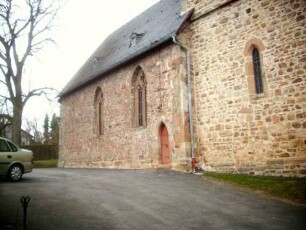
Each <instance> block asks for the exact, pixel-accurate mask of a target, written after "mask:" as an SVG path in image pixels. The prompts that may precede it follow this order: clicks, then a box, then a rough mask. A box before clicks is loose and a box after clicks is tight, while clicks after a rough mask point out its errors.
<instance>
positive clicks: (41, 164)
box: [34, 159, 57, 168]
mask: <svg viewBox="0 0 306 230" xmlns="http://www.w3.org/2000/svg"><path fill="white" fill-rule="evenodd" d="M55 167H57V159H51V160H42V161H34V168H55Z"/></svg>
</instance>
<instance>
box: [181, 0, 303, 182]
mask: <svg viewBox="0 0 306 230" xmlns="http://www.w3.org/2000/svg"><path fill="white" fill-rule="evenodd" d="M193 7H195V12H194V17H193V21H192V23H191V25H190V27H189V28H188V29H189V31H191V37H190V44H189V46H190V47H191V55H192V77H193V84H194V87H193V93H194V95H193V99H194V100H193V107H194V114H195V116H194V124H195V131H196V142H197V146H196V147H197V161H198V164H199V165H200V166H202V167H203V168H204V169H206V170H213V171H222V172H234V173H248V174H256V175H282V176H301V177H302V176H303V177H305V176H306V148H305V146H306V133H305V130H306V118H305V116H306V114H305V113H306V112H305V109H306V102H305V101H306V97H305V92H306V91H305V80H306V78H305V73H306V50H305V47H306V41H305V38H306V25H305V24H306V20H305V14H306V13H305V12H306V2H305V1H304V0H291V1H288V0H274V1H271V0H265V1H260V0H254V1H250V0H240V1H198V0H188V1H187V9H191V8H193ZM214 7H215V8H214ZM218 7H219V8H218ZM187 31H188V30H187ZM252 42H254V43H256V44H257V43H260V44H261V45H262V47H261V48H262V49H261V60H262V72H263V80H264V93H263V94H260V95H256V94H254V89H253V87H254V86H252V84H250V82H249V81H248V78H249V77H250V76H249V75H250V73H248V63H249V58H250V57H249V56H248V54H247V49H248V47H249V46H250V43H252Z"/></svg>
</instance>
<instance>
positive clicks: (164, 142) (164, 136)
mask: <svg viewBox="0 0 306 230" xmlns="http://www.w3.org/2000/svg"><path fill="white" fill-rule="evenodd" d="M160 143H161V163H162V164H170V163H171V159H170V151H169V135H168V130H167V127H166V126H165V125H161V127H160Z"/></svg>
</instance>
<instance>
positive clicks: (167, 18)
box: [59, 0, 190, 98]
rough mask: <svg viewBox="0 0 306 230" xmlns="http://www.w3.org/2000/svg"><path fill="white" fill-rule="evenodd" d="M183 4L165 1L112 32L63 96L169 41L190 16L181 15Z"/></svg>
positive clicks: (70, 83) (188, 14)
mask: <svg viewBox="0 0 306 230" xmlns="http://www.w3.org/2000/svg"><path fill="white" fill-rule="evenodd" d="M181 4H182V0H161V1H159V2H157V3H156V4H155V5H153V6H152V7H150V8H149V9H147V10H145V11H144V12H143V13H141V14H140V15H138V16H137V17H135V18H134V19H132V20H131V21H130V22H128V23H127V24H125V25H123V26H122V27H120V28H119V29H118V30H116V31H115V32H113V33H112V34H110V35H109V36H108V37H107V38H106V39H105V40H104V42H103V43H102V44H101V45H100V46H99V47H98V49H97V50H96V51H95V52H94V53H93V54H92V55H91V57H90V58H89V59H88V60H87V61H86V62H85V64H84V65H83V66H82V67H81V68H80V69H79V71H78V72H77V73H76V74H75V75H74V77H73V78H72V79H71V80H70V81H69V82H68V84H67V85H66V86H65V87H64V88H63V90H62V91H61V92H60V94H59V97H60V98H62V97H64V96H66V95H68V94H69V93H71V92H73V91H76V90H78V89H80V88H81V87H83V86H85V85H86V84H88V83H90V82H92V81H94V80H96V79H97V78H99V77H101V76H102V75H103V74H105V73H107V72H109V71H111V70H113V69H115V68H116V67H118V66H120V65H122V64H124V63H126V62H128V61H130V60H132V59H134V58H136V57H138V56H139V55H142V54H144V53H145V52H147V51H149V50H152V49H153V48H155V47H157V46H159V45H161V44H163V43H165V42H167V41H169V40H170V39H171V35H172V34H174V33H177V32H178V31H179V30H180V28H181V27H182V25H183V24H184V22H185V21H186V20H187V19H188V18H189V16H190V13H186V14H184V15H182V16H181V15H180V13H181ZM133 39H134V40H133ZM132 40H133V41H132Z"/></svg>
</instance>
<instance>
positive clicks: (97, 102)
mask: <svg viewBox="0 0 306 230" xmlns="http://www.w3.org/2000/svg"><path fill="white" fill-rule="evenodd" d="M93 126H94V129H93V130H94V133H95V134H96V135H97V136H102V135H103V134H104V97H103V93H102V89H101V88H100V87H97V88H96V91H95V97H94V124H93Z"/></svg>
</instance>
